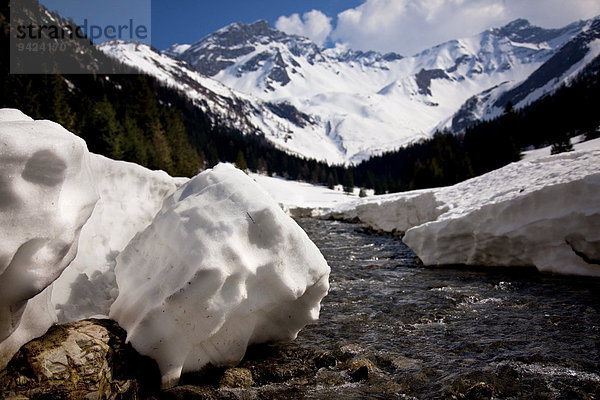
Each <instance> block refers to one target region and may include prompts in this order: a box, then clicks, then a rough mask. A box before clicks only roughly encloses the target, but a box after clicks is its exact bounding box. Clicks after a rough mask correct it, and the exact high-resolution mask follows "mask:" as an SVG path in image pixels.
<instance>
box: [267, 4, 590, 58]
mask: <svg viewBox="0 0 600 400" xmlns="http://www.w3.org/2000/svg"><path fill="white" fill-rule="evenodd" d="M598 14H600V1H598V0H569V1H565V0H366V1H365V2H364V3H363V4H361V5H360V6H358V7H356V8H353V9H349V10H346V11H343V12H341V13H340V14H338V16H337V27H336V28H335V30H334V31H333V32H331V39H333V40H334V41H338V42H343V43H346V44H348V45H349V46H350V47H352V48H355V49H362V50H379V51H396V52H399V53H401V54H404V55H411V54H414V53H416V52H418V51H421V50H424V49H426V48H428V47H431V46H433V45H436V44H439V43H442V42H444V41H447V40H451V39H456V38H460V37H465V36H470V35H474V34H477V33H479V32H481V31H483V30H485V29H488V28H490V27H499V26H502V25H504V24H506V23H508V22H510V21H511V20H514V19H516V18H526V19H529V20H530V22H531V23H533V24H537V25H539V26H542V27H546V28H551V27H560V26H564V25H566V24H568V23H570V22H573V21H576V20H578V19H587V18H591V17H593V16H596V15H598ZM305 16H306V14H305ZM298 20H299V17H298ZM278 22H279V21H278ZM300 22H301V21H300ZM304 25H306V18H305V24H304Z"/></svg>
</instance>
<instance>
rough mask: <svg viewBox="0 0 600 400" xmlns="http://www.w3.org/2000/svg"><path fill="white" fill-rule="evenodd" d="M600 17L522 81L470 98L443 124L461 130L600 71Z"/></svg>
mask: <svg viewBox="0 0 600 400" xmlns="http://www.w3.org/2000/svg"><path fill="white" fill-rule="evenodd" d="M599 56H600V18H595V19H592V20H590V21H587V22H585V24H584V25H583V27H582V28H581V29H580V33H579V34H577V35H576V36H575V37H573V38H572V39H571V40H569V41H568V42H567V43H566V44H564V45H563V46H562V47H560V48H559V49H558V50H557V51H556V52H555V53H554V55H552V57H550V58H549V59H548V61H546V62H545V63H544V64H542V65H541V66H540V67H539V68H538V69H536V70H535V71H533V72H532V73H531V74H530V75H529V76H528V77H527V78H526V79H524V80H522V81H520V82H519V81H514V82H510V81H507V82H503V83H501V84H499V85H497V86H494V87H492V88H489V89H487V90H485V91H483V92H481V93H478V94H476V95H474V96H473V97H471V98H469V99H468V100H467V101H466V102H465V103H464V104H463V105H462V106H461V108H460V109H459V110H458V111H457V112H456V113H455V114H454V115H453V116H452V118H451V120H448V121H447V122H445V123H444V124H443V125H445V126H448V127H451V128H452V130H453V131H454V132H459V131H461V130H463V129H464V128H466V127H467V126H469V125H471V124H473V123H475V122H477V121H479V120H481V119H490V118H493V117H495V116H498V115H500V114H501V113H502V112H503V111H504V109H505V106H506V104H507V103H508V102H509V101H510V102H511V103H512V104H513V106H514V107H515V108H521V107H524V106H526V105H528V104H530V103H533V102H534V101H536V100H537V99H539V98H540V97H542V96H544V95H546V94H548V93H552V92H554V91H555V90H556V89H558V88H559V87H561V86H562V85H565V84H567V85H568V84H569V83H570V82H571V81H572V80H573V79H574V78H575V77H576V76H577V75H578V74H580V73H582V72H584V71H588V70H590V71H589V72H591V73H597V71H598V70H600V58H599Z"/></svg>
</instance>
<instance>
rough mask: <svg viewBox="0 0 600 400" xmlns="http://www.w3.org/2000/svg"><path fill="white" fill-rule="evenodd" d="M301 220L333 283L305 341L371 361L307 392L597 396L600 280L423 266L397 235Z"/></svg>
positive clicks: (599, 394)
mask: <svg viewBox="0 0 600 400" xmlns="http://www.w3.org/2000/svg"><path fill="white" fill-rule="evenodd" d="M298 222H299V224H300V225H301V226H302V227H303V228H304V229H305V230H306V232H307V233H308V235H309V236H310V237H311V239H312V240H313V241H314V242H315V244H316V245H317V246H318V247H319V248H320V249H321V251H322V253H323V255H324V256H325V258H326V259H327V261H328V262H329V265H330V266H331V278H330V282H331V289H330V292H329V295H328V296H327V297H326V298H325V299H324V301H323V303H322V309H321V317H320V321H319V323H318V324H315V325H311V326H308V327H306V328H305V329H304V330H303V331H302V332H301V333H300V335H299V337H298V339H297V344H298V345H299V346H303V347H308V348H314V349H319V350H325V351H331V352H335V351H337V352H339V351H340V349H342V351H346V352H354V353H355V356H356V357H359V358H360V357H362V358H364V359H368V360H370V362H372V364H373V367H374V368H373V372H372V373H371V374H370V376H369V379H368V380H364V381H360V382H352V383H346V384H340V385H337V386H336V385H317V386H316V387H314V388H311V389H309V390H308V391H307V392H305V393H304V394H303V395H302V397H304V398H315V399H325V398H328V399H331V398H346V399H348V398H356V399H360V398H419V399H420V398H490V397H494V398H515V399H517V398H540V399H545V398H550V399H559V398H564V399H572V398H581V399H597V398H600V280H599V279H593V278H578V277H565V276H551V275H542V274H539V273H537V272H536V271H535V270H532V269H506V268H480V269H474V268H463V267H453V266H448V267H445V268H435V269H430V268H424V267H422V266H419V265H418V260H417V259H416V257H415V255H414V253H413V252H412V251H411V250H410V249H409V248H408V247H406V246H405V245H404V244H403V243H402V242H401V241H400V240H399V239H397V238H393V237H389V236H376V235H371V234H367V233H364V232H363V231H362V230H361V228H360V226H359V225H356V224H348V223H343V222H336V221H323V220H316V219H304V220H300V221H298ZM331 373H333V372H331Z"/></svg>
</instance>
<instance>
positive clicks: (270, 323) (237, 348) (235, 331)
mask: <svg viewBox="0 0 600 400" xmlns="http://www.w3.org/2000/svg"><path fill="white" fill-rule="evenodd" d="M0 144H1V147H0V164H1V165H2V169H3V172H4V173H3V175H2V176H1V177H0V219H1V222H2V225H1V228H0V233H1V235H2V243H1V244H0V368H2V367H3V366H4V365H5V364H6V363H7V362H8V361H9V359H10V358H11V357H12V355H13V354H14V353H15V352H16V351H17V350H18V349H19V347H20V346H21V345H23V344H24V343H26V342H27V341H29V340H31V339H33V338H35V337H38V336H40V335H42V334H44V333H45V331H46V330H47V329H48V328H49V327H50V326H51V325H52V324H53V323H55V322H57V321H60V322H68V321H73V320H79V319H82V318H87V317H90V316H100V317H107V316H108V314H109V309H110V310H111V311H110V313H111V316H112V317H114V318H115V319H117V320H118V322H120V323H121V325H123V326H124V327H125V328H126V329H127V330H128V331H129V332H128V336H129V340H131V341H132V343H133V344H134V347H137V348H138V350H139V351H141V352H143V353H144V354H148V355H150V356H152V357H155V358H156V360H157V361H158V363H159V365H160V367H161V370H162V372H163V375H164V376H163V381H164V382H165V383H166V384H172V383H176V381H177V379H178V378H179V373H180V372H181V370H182V369H184V370H186V371H191V370H194V369H196V368H200V367H201V366H202V365H203V364H205V363H207V362H212V363H213V364H219V363H231V362H235V361H237V360H239V359H240V358H241V357H242V355H243V354H244V352H245V349H246V346H247V345H248V344H249V343H256V342H262V341H267V340H287V339H291V338H294V337H295V336H296V334H297V333H298V331H299V330H300V329H301V328H302V327H303V326H304V325H305V324H306V323H309V322H312V321H314V320H316V319H317V318H318V315H319V307H320V301H321V299H322V298H323V297H324V296H325V295H326V293H327V290H328V277H329V267H328V265H327V263H326V261H325V259H324V258H323V256H322V255H321V253H320V252H319V250H318V249H317V248H316V246H315V245H314V244H313V243H312V242H311V241H310V239H308V237H307V236H306V234H305V233H304V231H302V229H301V228H300V227H299V226H298V225H297V224H296V223H295V222H294V221H293V220H291V219H290V218H289V217H288V216H286V215H285V214H284V213H283V212H282V211H281V210H280V208H279V207H278V205H277V204H276V203H275V202H274V201H273V200H272V199H270V198H269V196H268V195H267V194H266V193H265V192H264V191H262V190H261V189H260V188H259V187H258V186H257V185H256V183H255V182H253V181H252V179H250V178H249V177H248V176H246V175H245V174H243V173H242V172H240V171H237V170H235V169H233V168H232V167H230V166H226V165H222V166H218V167H216V168H215V169H213V170H207V171H205V172H203V173H202V174H200V175H198V176H197V177H196V178H194V179H192V180H188V179H178V178H171V177H169V176H168V175H167V174H165V173H164V172H161V171H149V170H147V169H145V168H142V167H140V166H137V165H134V164H131V163H125V162H119V161H113V160H110V159H107V158H104V157H101V156H97V155H94V154H91V153H89V152H88V151H87V147H86V145H85V142H83V140H81V139H80V138H78V137H76V136H75V135H73V134H71V133H70V132H68V131H67V130H65V129H64V128H62V127H61V126H60V125H58V124H55V123H53V122H50V121H33V120H32V119H31V118H29V117H27V116H25V115H24V114H22V113H21V112H20V111H18V110H8V109H3V110H0ZM165 199H166V200H165ZM163 203H164V204H163ZM115 299H117V300H115ZM111 306H112V308H111ZM163 339H165V340H163ZM166 339H168V340H166ZM160 343H162V345H161V344H160Z"/></svg>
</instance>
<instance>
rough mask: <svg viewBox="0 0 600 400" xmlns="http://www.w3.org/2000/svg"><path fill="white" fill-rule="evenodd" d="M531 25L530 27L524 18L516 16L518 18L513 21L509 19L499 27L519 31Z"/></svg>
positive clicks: (504, 29)
mask: <svg viewBox="0 0 600 400" xmlns="http://www.w3.org/2000/svg"><path fill="white" fill-rule="evenodd" d="M531 27H532V25H531V23H530V22H529V21H528V20H526V19H524V18H518V19H515V20H514V21H511V22H509V23H508V24H506V25H504V26H503V27H502V28H500V29H501V30H503V31H511V32H515V31H520V30H522V29H527V28H531Z"/></svg>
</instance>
